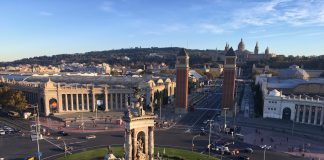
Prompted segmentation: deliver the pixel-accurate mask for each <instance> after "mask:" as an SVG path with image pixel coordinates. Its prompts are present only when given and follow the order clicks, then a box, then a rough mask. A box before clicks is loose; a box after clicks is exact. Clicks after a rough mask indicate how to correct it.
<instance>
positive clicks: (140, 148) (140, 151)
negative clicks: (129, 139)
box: [136, 137, 145, 160]
mask: <svg viewBox="0 0 324 160" xmlns="http://www.w3.org/2000/svg"><path fill="white" fill-rule="evenodd" d="M136 157H137V159H138V160H142V159H145V153H144V141H142V139H141V138H140V137H139V138H138V139H137V154H136Z"/></svg>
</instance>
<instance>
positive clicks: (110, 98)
mask: <svg viewBox="0 0 324 160" xmlns="http://www.w3.org/2000/svg"><path fill="white" fill-rule="evenodd" d="M113 101H114V100H113V94H112V93H110V94H109V103H110V104H109V106H110V109H111V110H114V103H113Z"/></svg>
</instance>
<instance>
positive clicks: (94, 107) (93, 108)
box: [92, 92, 97, 111]
mask: <svg viewBox="0 0 324 160" xmlns="http://www.w3.org/2000/svg"><path fill="white" fill-rule="evenodd" d="M96 109H97V107H96V94H95V93H93V92H92V111H96Z"/></svg>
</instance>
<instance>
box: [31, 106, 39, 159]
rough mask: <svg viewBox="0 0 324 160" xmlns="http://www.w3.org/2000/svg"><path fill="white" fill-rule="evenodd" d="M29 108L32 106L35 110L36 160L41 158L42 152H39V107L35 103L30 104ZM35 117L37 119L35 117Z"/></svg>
mask: <svg viewBox="0 0 324 160" xmlns="http://www.w3.org/2000/svg"><path fill="white" fill-rule="evenodd" d="M31 108H34V112H35V109H36V111H37V117H35V121H36V123H37V124H36V128H35V130H36V141H37V153H36V157H37V159H38V160H40V159H41V156H42V153H41V152H40V147H39V137H40V134H39V131H40V128H39V109H38V104H36V105H35V106H32V107H31ZM36 118H37V119H36Z"/></svg>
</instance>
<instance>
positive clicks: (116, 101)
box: [115, 93, 118, 110]
mask: <svg viewBox="0 0 324 160" xmlns="http://www.w3.org/2000/svg"><path fill="white" fill-rule="evenodd" d="M117 95H118V94H117V93H115V109H116V110H118V99H117V98H118V96H117Z"/></svg>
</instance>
